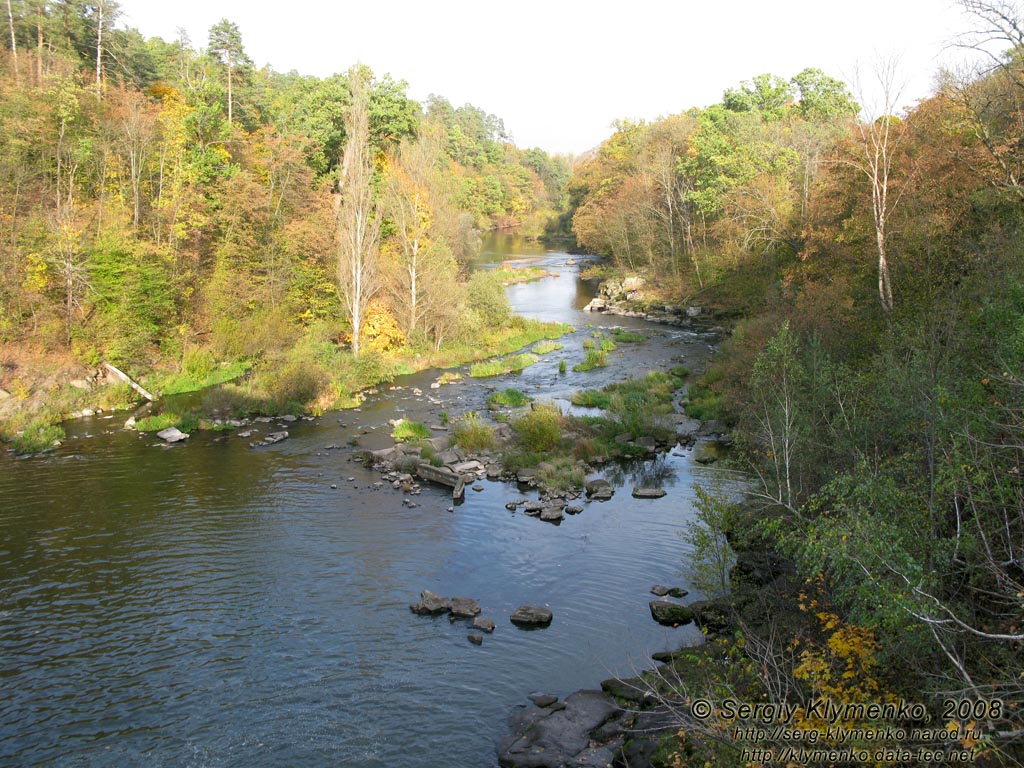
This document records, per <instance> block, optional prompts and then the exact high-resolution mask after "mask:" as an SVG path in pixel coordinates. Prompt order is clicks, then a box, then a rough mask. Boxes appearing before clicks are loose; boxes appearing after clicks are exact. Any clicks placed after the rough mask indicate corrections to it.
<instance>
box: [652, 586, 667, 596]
mask: <svg viewBox="0 0 1024 768" xmlns="http://www.w3.org/2000/svg"><path fill="white" fill-rule="evenodd" d="M651 594H652V595H657V596H658V597H664V596H665V595H667V594H668V587H663V586H661V584H655V585H654V586H653V587H651Z"/></svg>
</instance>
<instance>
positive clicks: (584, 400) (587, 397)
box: [572, 389, 610, 408]
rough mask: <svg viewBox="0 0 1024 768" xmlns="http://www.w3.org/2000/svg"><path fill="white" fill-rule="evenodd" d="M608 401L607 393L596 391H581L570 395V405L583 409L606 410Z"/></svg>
mask: <svg viewBox="0 0 1024 768" xmlns="http://www.w3.org/2000/svg"><path fill="white" fill-rule="evenodd" d="M609 401H610V398H609V396H608V393H606V392H603V391H600V390H597V389H581V390H579V391H578V392H573V393H572V404H573V405H579V406H582V407H584V408H607V407H608V403H609Z"/></svg>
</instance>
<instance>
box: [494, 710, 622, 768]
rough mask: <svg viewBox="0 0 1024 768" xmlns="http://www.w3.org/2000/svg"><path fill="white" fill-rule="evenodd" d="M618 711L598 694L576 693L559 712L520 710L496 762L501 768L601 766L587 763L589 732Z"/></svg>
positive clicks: (502, 743) (514, 718) (501, 744)
mask: <svg viewBox="0 0 1024 768" xmlns="http://www.w3.org/2000/svg"><path fill="white" fill-rule="evenodd" d="M619 711H620V710H619V707H618V706H617V705H616V704H615V702H614V701H612V699H611V698H610V697H608V696H607V695H605V694H604V693H601V692H600V691H577V692H576V693H574V694H572V695H570V696H569V697H567V698H566V700H565V707H564V708H562V709H555V708H554V707H549V708H546V709H539V708H536V707H534V708H531V709H524V710H523V711H522V712H520V713H519V714H518V715H516V716H514V717H513V722H512V734H511V735H510V736H509V737H507V738H506V739H503V740H502V742H501V743H500V744H499V746H498V762H499V764H500V765H501V766H503V768H556V767H557V768H562V766H569V765H601V764H602V763H599V762H598V763H595V762H592V761H591V758H592V757H594V756H593V755H590V754H589V753H591V752H592V751H593V748H592V747H591V743H590V742H591V732H592V731H593V730H594V729H596V728H599V727H601V725H603V724H604V723H605V722H606V721H607V720H609V719H610V718H611V717H613V716H614V715H616V714H617V713H618V712H619ZM579 760H585V761H586V762H582V763H581V762H579ZM604 765H607V763H604Z"/></svg>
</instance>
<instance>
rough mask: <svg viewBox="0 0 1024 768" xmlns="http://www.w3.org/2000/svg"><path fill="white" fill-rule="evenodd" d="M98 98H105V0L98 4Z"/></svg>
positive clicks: (100, 0)
mask: <svg viewBox="0 0 1024 768" xmlns="http://www.w3.org/2000/svg"><path fill="white" fill-rule="evenodd" d="M96 14H97V21H96V98H97V99H102V98H103V0H99V2H98V3H97V4H96Z"/></svg>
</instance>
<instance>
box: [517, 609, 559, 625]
mask: <svg viewBox="0 0 1024 768" xmlns="http://www.w3.org/2000/svg"><path fill="white" fill-rule="evenodd" d="M552 618H554V615H553V614H552V613H551V610H550V609H548V608H545V607H544V606H543V605H522V606H520V607H518V608H516V609H515V611H513V612H512V615H511V616H509V620H510V621H511V622H512V623H513V624H515V625H517V626H521V627H546V626H547V625H548V624H550V623H551V619H552Z"/></svg>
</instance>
